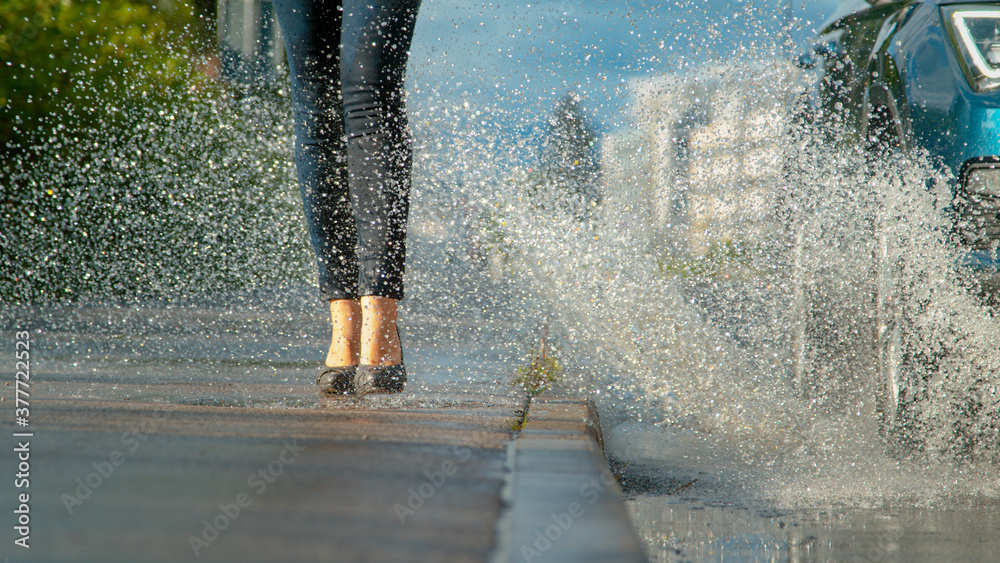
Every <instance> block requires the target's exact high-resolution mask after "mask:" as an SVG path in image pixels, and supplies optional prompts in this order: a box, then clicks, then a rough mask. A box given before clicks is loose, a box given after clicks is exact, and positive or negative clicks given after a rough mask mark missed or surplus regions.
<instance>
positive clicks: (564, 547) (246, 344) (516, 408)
mask: <svg viewBox="0 0 1000 563" xmlns="http://www.w3.org/2000/svg"><path fill="white" fill-rule="evenodd" d="M0 317H2V318H5V319H7V320H6V321H4V324H3V326H4V327H5V330H2V331H0V336H2V338H3V339H4V341H5V342H8V343H13V342H15V341H16V340H17V339H18V338H19V337H18V336H17V334H16V333H15V331H25V332H23V333H21V334H22V335H25V334H26V335H27V336H28V337H29V338H30V354H31V358H30V361H31V373H32V376H31V386H30V388H29V390H30V405H31V409H30V420H29V425H28V426H27V427H21V426H16V425H15V412H14V409H13V402H14V390H15V384H14V381H13V374H11V377H10V381H9V385H3V386H0V396H2V397H3V399H4V400H3V402H2V403H0V407H2V409H0V413H3V414H2V416H0V427H2V428H3V430H4V433H5V435H6V437H7V438H6V443H5V444H4V451H5V452H7V453H6V454H3V455H0V474H2V475H4V476H5V479H6V482H7V483H8V485H6V486H3V487H0V502H2V510H0V526H2V528H3V529H4V530H7V532H6V536H5V537H6V538H7V539H5V540H4V543H3V547H2V549H0V560H3V558H4V557H9V560H10V561H12V562H13V561H46V562H49V561H101V562H104V561H130V562H131V561H189V560H204V561H350V562H353V561H435V562H437V561H495V562H504V561H636V560H642V559H643V558H644V556H643V552H642V549H641V546H640V543H639V540H638V538H637V535H636V533H635V532H634V531H633V529H632V526H631V523H630V522H629V519H628V516H627V514H626V512H625V507H624V504H623V502H622V497H621V494H620V491H619V489H618V487H617V485H616V484H615V483H614V482H613V479H611V478H610V475H609V474H608V473H607V465H606V463H605V461H604V457H603V454H602V450H601V448H600V428H599V425H598V423H597V419H596V412H595V410H594V409H593V406H592V405H590V404H589V403H588V402H587V401H586V400H580V399H574V398H569V397H549V398H542V399H535V400H533V401H531V403H530V406H529V401H528V399H527V397H526V395H525V393H524V391H523V390H521V389H519V388H517V387H514V386H512V385H511V384H510V379H511V374H512V373H513V367H512V363H511V362H512V361H514V360H512V358H511V356H510V355H509V354H507V353H505V352H503V351H502V349H501V350H500V351H499V352H498V351H497V350H498V349H499V348H502V343H503V342H504V341H505V340H504V339H505V338H508V337H509V335H510V334H512V333H513V332H515V331H516V330H517V327H516V326H512V327H503V326H501V327H496V328H495V330H496V331H498V333H499V336H497V335H496V334H492V333H491V334H485V335H484V333H483V331H484V330H487V329H484V328H483V326H482V325H483V323H482V322H481V321H477V320H474V319H465V320H463V319H456V318H449V319H447V320H446V321H441V320H439V319H437V318H436V317H432V316H420V315H417V314H413V313H409V314H407V316H406V321H407V322H406V325H405V326H404V327H403V328H404V329H405V330H403V337H404V342H405V343H406V363H407V368H408V372H409V375H410V380H409V381H408V383H407V386H406V390H405V391H404V392H403V393H401V394H398V395H392V396H370V397H365V398H363V399H331V398H328V397H324V396H321V395H320V394H319V393H318V392H317V390H316V386H315V383H314V380H313V378H314V374H315V370H316V367H317V366H316V361H315V358H317V357H322V354H323V353H324V350H325V347H326V346H327V345H328V341H324V339H323V338H321V337H316V336H314V335H322V334H324V333H326V332H328V331H329V324H328V323H329V320H328V319H327V318H325V316H324V315H323V314H322V311H319V310H316V311H313V310H312V308H307V309H295V308H272V307H271V306H270V305H262V306H259V307H257V308H252V309H245V310H240V311H232V310H229V309H227V308H212V307H211V306H206V305H189V306H174V305H169V306H143V307H111V306H75V305H73V306H71V305H67V306H60V307H55V308H34V309H24V310H11V311H7V312H6V317H4V316H3V315H0ZM498 343H500V345H501V346H500V347H499V348H498ZM13 349H14V348H13V346H7V347H5V348H4V350H0V360H2V361H3V362H5V365H10V366H13V365H14V358H13V356H12V355H10V356H8V355H6V354H8V353H9V352H8V350H13ZM525 412H527V417H525ZM16 416H20V415H16ZM17 432H30V433H31V434H32V436H30V437H29V438H15V437H14V436H13V434H14V433H17ZM18 440H22V441H28V442H30V444H29V448H30V460H29V465H30V487H28V488H26V489H19V488H16V487H15V486H14V484H13V478H14V476H15V474H16V473H17V472H18V469H17V464H18V463H19V460H18V459H17V455H18V454H17V453H16V452H15V451H14V448H17V447H18V443H19V442H18ZM22 492H28V493H30V502H29V503H28V504H29V506H30V545H31V547H30V549H24V548H21V547H17V546H16V545H15V544H14V540H15V539H16V535H17V534H16V532H14V529H13V528H14V525H15V518H16V517H20V516H19V515H16V514H15V513H14V510H15V509H16V508H17V507H18V506H19V504H20V503H19V502H18V499H17V495H18V494H20V493H22ZM5 563H6V562H5Z"/></svg>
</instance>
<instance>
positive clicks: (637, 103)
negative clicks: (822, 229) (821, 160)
mask: <svg viewBox="0 0 1000 563" xmlns="http://www.w3.org/2000/svg"><path fill="white" fill-rule="evenodd" d="M794 84H795V80H794V77H792V76H791V74H790V71H789V70H788V69H785V68H764V67H762V68H744V69H742V70H741V71H739V72H734V69H731V68H715V69H705V70H704V72H702V73H700V74H699V75H684V76H662V77H658V78H652V79H649V78H642V79H635V80H633V81H632V82H631V83H630V84H629V87H630V91H631V94H632V103H631V104H630V107H631V110H632V113H633V115H632V120H633V121H634V123H635V124H636V125H637V127H634V128H629V129H627V130H623V131H620V132H617V133H613V134H611V135H610V136H609V138H608V139H606V140H605V150H604V155H603V158H604V160H605V162H604V163H603V168H604V170H605V171H606V174H607V175H608V178H607V179H608V183H609V189H608V190H607V193H608V194H609V199H611V198H615V199H619V200H620V201H619V203H618V205H611V206H609V209H619V208H620V207H621V206H627V207H628V209H627V210H626V213H625V215H624V217H625V218H627V222H630V223H632V222H634V223H636V224H635V225H634V226H632V228H633V229H636V230H637V232H642V233H645V237H644V238H648V239H649V242H650V244H652V245H653V246H654V247H656V248H657V249H658V251H659V252H667V253H671V254H674V253H679V254H694V255H699V254H701V253H703V252H705V250H707V249H708V248H709V247H710V246H712V245H714V244H718V243H722V242H727V241H746V240H756V241H761V240H765V239H766V238H767V237H768V235H769V234H770V233H769V232H768V231H769V230H771V229H773V228H774V225H775V221H774V219H775V217H774V209H775V198H776V196H777V195H778V194H777V191H778V189H779V187H780V186H781V185H782V166H783V159H784V145H785V142H784V141H785V139H786V136H787V127H788V123H787V120H788V116H789V115H790V113H789V112H788V105H787V100H788V98H789V96H790V92H791V91H792V90H794V87H795V86H794ZM622 226H623V227H626V228H627V227H629V225H622Z"/></svg>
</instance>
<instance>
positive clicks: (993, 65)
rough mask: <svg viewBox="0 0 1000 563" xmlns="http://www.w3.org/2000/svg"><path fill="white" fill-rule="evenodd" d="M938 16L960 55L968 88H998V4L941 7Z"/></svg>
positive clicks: (999, 45) (999, 58) (999, 25)
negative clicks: (945, 25)
mask: <svg viewBox="0 0 1000 563" xmlns="http://www.w3.org/2000/svg"><path fill="white" fill-rule="evenodd" d="M941 15H942V18H943V19H944V20H945V22H947V24H948V28H949V30H950V31H951V36H952V41H953V42H954V43H955V49H956V51H958V52H959V53H960V54H961V58H962V61H963V62H964V64H965V68H966V71H967V72H968V74H969V75H970V78H971V84H972V87H973V88H974V89H975V90H977V91H980V92H982V91H985V90H992V89H994V88H997V87H1000V6H988V7H987V6H982V5H979V6H977V5H968V4H966V5H962V6H943V7H942V8H941Z"/></svg>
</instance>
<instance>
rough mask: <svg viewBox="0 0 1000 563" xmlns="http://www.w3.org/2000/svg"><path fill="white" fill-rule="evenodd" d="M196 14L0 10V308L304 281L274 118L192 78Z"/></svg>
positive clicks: (125, 6)
mask: <svg viewBox="0 0 1000 563" xmlns="http://www.w3.org/2000/svg"><path fill="white" fill-rule="evenodd" d="M203 4H204V2H200V3H198V4H194V3H185V2H180V1H173V2H166V1H164V2H160V3H153V2H125V1H118V0H113V1H105V2H72V1H69V0H63V1H51V0H43V1H41V2H26V1H24V2H22V1H14V2H10V1H8V2H3V3H2V6H3V8H0V60H2V63H0V135H2V140H3V143H0V152H2V155H3V167H2V169H0V224H2V225H3V228H2V232H0V239H2V243H3V244H2V245H0V247H2V248H0V299H3V300H4V301H7V302H9V301H11V300H14V301H37V300H46V299H65V298H73V299H75V298H102V297H107V296H128V297H146V296H163V295H177V294H185V293H187V294H192V293H195V294H197V293H204V292H210V291H213V290H221V289H235V288H245V287H247V286H253V285H255V284H264V285H276V284H281V283H285V282H286V281H287V280H288V279H290V278H293V279H297V280H299V281H301V280H303V279H307V278H304V277H301V276H303V275H304V273H305V272H306V271H308V262H309V260H308V251H307V248H306V246H305V244H304V241H305V235H304V233H303V229H302V226H301V220H300V218H299V214H300V211H299V210H298V209H299V204H298V203H297V200H296V194H295V191H294V182H293V179H292V177H291V172H292V169H291V162H290V158H289V156H290V149H289V140H290V136H291V133H290V129H291V127H290V125H291V118H290V116H289V115H288V111H287V107H286V106H287V104H285V103H284V100H282V99H281V98H280V97H278V96H272V97H270V98H266V97H259V96H258V97H245V96H237V95H234V94H233V93H231V92H229V91H227V89H226V88H225V87H224V85H222V84H221V83H219V82H217V81H216V80H215V79H214V78H212V77H211V76H210V73H209V72H206V71H207V70H209V69H210V68H211V67H210V64H209V63H210V62H211V59H210V58H209V57H208V55H209V54H210V49H208V47H207V43H206V42H205V41H206V38H207V37H210V36H211V33H210V29H211V24H210V23H209V24H206V23H203V22H202V19H201V18H199V13H200V12H201V11H203V10H204V9H205V6H204V5H203ZM212 4H214V3H212ZM212 8H213V9H214V6H212Z"/></svg>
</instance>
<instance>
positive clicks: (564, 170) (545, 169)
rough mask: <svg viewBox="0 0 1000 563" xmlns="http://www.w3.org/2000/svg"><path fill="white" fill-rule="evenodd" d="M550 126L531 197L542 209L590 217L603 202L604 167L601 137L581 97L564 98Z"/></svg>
mask: <svg viewBox="0 0 1000 563" xmlns="http://www.w3.org/2000/svg"><path fill="white" fill-rule="evenodd" d="M548 126H549V127H548V135H547V136H546V138H545V141H544V143H543V145H542V150H541V155H540V156H541V159H540V160H541V162H540V166H539V170H538V177H537V180H536V181H535V182H533V185H532V186H531V187H530V188H529V195H530V196H531V197H532V199H533V201H535V203H536V205H537V206H539V207H543V208H547V207H550V206H555V207H558V208H561V209H564V210H566V211H569V212H570V213H572V214H573V215H574V216H576V217H577V218H581V219H582V218H585V217H588V216H589V215H590V213H591V212H592V210H593V208H594V207H596V206H597V205H598V204H599V203H600V201H601V163H600V155H599V153H598V148H597V134H596V132H595V131H594V128H593V126H591V124H590V123H589V122H588V121H587V118H586V116H585V115H584V113H583V108H582V107H581V105H580V99H579V97H578V96H576V95H574V94H567V95H566V96H565V97H563V98H562V99H561V100H560V101H559V103H557V104H556V107H555V109H554V110H553V112H552V115H551V116H550V117H549V123H548Z"/></svg>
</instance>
